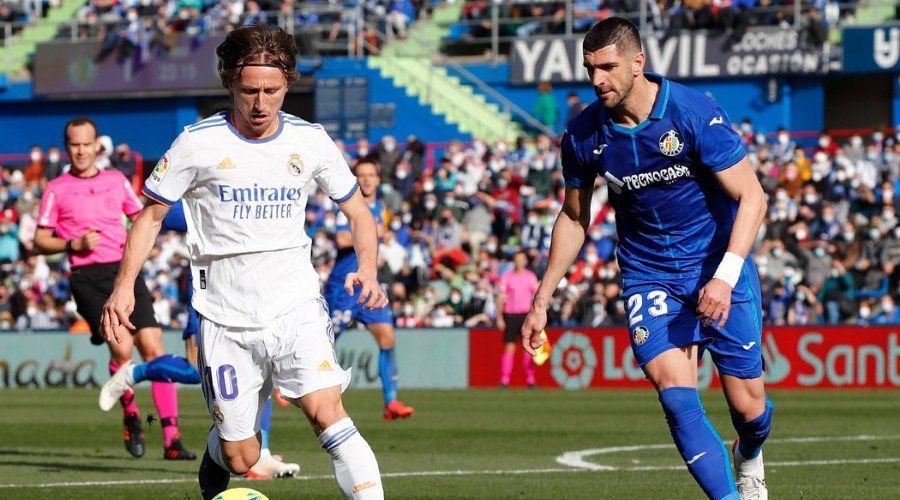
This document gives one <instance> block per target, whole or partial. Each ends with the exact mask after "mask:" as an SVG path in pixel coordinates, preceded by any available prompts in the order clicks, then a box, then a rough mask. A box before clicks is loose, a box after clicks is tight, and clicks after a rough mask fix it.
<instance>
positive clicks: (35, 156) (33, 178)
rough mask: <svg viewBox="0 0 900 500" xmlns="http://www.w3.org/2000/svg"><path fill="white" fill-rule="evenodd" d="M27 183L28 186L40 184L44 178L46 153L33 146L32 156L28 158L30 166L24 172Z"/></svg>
mask: <svg viewBox="0 0 900 500" xmlns="http://www.w3.org/2000/svg"><path fill="white" fill-rule="evenodd" d="M24 175H25V182H26V183H28V184H38V183H39V182H41V179H42V178H43V177H44V153H43V152H42V151H41V148H39V147H37V146H33V147H32V148H31V155H30V156H29V158H28V165H26V166H25V170H24Z"/></svg>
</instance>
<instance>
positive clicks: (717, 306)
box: [697, 278, 731, 328]
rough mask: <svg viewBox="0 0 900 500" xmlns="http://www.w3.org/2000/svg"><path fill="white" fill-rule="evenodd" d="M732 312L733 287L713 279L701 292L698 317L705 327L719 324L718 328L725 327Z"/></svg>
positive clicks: (698, 302)
mask: <svg viewBox="0 0 900 500" xmlns="http://www.w3.org/2000/svg"><path fill="white" fill-rule="evenodd" d="M729 310H731V285H729V284H728V283H725V282H724V281H722V280H720V279H718V278H713V279H711V280H709V283H707V284H706V286H704V287H703V288H702V289H701V290H700V296H699V298H698V300H697V317H698V318H699V319H701V320H702V321H703V325H704V326H710V325H712V324H715V323H718V324H717V325H716V327H717V328H722V327H723V326H725V322H726V321H728V311H729Z"/></svg>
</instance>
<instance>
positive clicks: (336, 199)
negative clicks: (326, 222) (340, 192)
mask: <svg viewBox="0 0 900 500" xmlns="http://www.w3.org/2000/svg"><path fill="white" fill-rule="evenodd" d="M357 189H359V184H356V183H354V184H353V187H352V188H351V189H350V192H349V193H347V194H345V195H344V196H342V197H340V198H332V200H334V202H335V203H337V204H338V205H340V204H341V203H344V202H346V201H347V200H349V199H350V198H352V197H353V195H354V194H355V193H356V190H357Z"/></svg>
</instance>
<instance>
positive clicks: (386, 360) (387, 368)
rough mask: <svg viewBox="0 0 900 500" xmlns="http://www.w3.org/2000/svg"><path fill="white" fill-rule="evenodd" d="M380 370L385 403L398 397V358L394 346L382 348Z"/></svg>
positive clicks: (379, 356)
mask: <svg viewBox="0 0 900 500" xmlns="http://www.w3.org/2000/svg"><path fill="white" fill-rule="evenodd" d="M378 372H379V375H381V392H382V393H384V404H388V403H390V402H391V401H393V400H395V399H397V379H398V378H399V374H398V373H399V372H398V371H397V359H396V357H395V356H394V348H393V347H391V348H390V349H382V350H381V352H380V353H379V354H378Z"/></svg>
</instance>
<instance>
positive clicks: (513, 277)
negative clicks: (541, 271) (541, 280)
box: [498, 269, 538, 314]
mask: <svg viewBox="0 0 900 500" xmlns="http://www.w3.org/2000/svg"><path fill="white" fill-rule="evenodd" d="M498 286H499V288H500V291H501V292H503V295H505V296H506V301H505V302H504V303H503V313H504V314H526V313H528V311H529V310H530V309H531V300H532V299H533V298H534V294H535V292H537V289H538V279H537V276H535V274H534V273H533V272H531V271H529V270H528V269H525V270H524V271H522V272H521V273H517V272H516V271H515V269H510V270H509V271H506V272H505V273H503V274H501V275H500V281H499V282H498Z"/></svg>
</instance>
